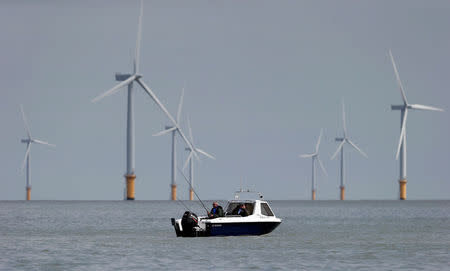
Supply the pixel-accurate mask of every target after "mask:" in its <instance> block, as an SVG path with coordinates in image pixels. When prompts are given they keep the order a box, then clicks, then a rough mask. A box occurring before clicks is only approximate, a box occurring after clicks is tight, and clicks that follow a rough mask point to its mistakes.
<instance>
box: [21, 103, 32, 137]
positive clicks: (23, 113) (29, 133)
mask: <svg viewBox="0 0 450 271" xmlns="http://www.w3.org/2000/svg"><path fill="white" fill-rule="evenodd" d="M20 111H21V112H22V119H23V122H24V123H25V130H26V131H27V134H28V139H31V132H30V126H29V125H28V121H27V118H26V117H25V112H24V111H23V107H22V105H20Z"/></svg>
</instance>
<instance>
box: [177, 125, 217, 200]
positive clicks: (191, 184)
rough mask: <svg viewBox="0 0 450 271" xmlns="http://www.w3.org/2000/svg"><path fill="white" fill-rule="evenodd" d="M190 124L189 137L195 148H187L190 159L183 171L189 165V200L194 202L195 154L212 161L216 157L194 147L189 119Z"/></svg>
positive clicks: (187, 160)
mask: <svg viewBox="0 0 450 271" xmlns="http://www.w3.org/2000/svg"><path fill="white" fill-rule="evenodd" d="M187 122H188V129H189V137H190V138H191V142H192V145H193V146H194V147H193V148H190V147H187V148H185V150H186V151H188V152H189V155H188V158H187V159H186V162H185V164H184V166H183V169H185V168H186V166H187V164H188V163H189V200H194V189H193V187H194V160H193V154H195V152H199V153H201V154H203V155H204V156H206V157H208V158H211V159H216V158H214V156H212V155H211V154H208V153H207V152H205V151H204V150H201V149H199V148H196V147H195V145H194V137H193V136H192V129H191V122H190V121H189V118H188V119H187Z"/></svg>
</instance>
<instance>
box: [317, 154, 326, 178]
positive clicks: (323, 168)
mask: <svg viewBox="0 0 450 271" xmlns="http://www.w3.org/2000/svg"><path fill="white" fill-rule="evenodd" d="M317 161H319V165H320V167H321V168H322V171H323V173H324V174H325V176H327V177H328V173H327V171H326V170H325V167H324V166H323V164H322V161H321V160H320V158H319V156H317Z"/></svg>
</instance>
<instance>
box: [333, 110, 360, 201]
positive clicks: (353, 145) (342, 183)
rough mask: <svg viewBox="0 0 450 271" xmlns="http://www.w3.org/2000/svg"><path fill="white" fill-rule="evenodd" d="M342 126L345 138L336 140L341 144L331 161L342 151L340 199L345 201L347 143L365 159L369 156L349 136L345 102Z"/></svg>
mask: <svg viewBox="0 0 450 271" xmlns="http://www.w3.org/2000/svg"><path fill="white" fill-rule="evenodd" d="M342 125H343V126H344V127H343V128H344V137H336V138H335V140H336V141H337V142H341V144H339V146H338V148H337V150H336V152H335V153H334V154H333V156H332V157H331V160H333V159H334V158H335V157H336V155H337V153H338V152H339V151H341V185H340V186H339V188H340V190H341V193H340V199H341V200H344V199H345V185H344V179H345V174H344V173H345V171H344V169H345V168H344V145H345V143H348V144H349V145H350V146H352V147H353V148H354V149H355V150H357V151H358V152H359V153H361V154H362V155H363V156H364V157H366V158H367V155H366V154H365V153H364V152H363V151H362V150H361V149H360V148H358V146H356V144H355V143H353V142H352V141H351V140H350V139H349V138H348V136H347V125H346V120H345V106H344V101H342Z"/></svg>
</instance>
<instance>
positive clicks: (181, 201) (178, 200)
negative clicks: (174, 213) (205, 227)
mask: <svg viewBox="0 0 450 271" xmlns="http://www.w3.org/2000/svg"><path fill="white" fill-rule="evenodd" d="M176 202H177V203H181V204H183V206H184V208H186V209H187V210H188V211H189V212H191V213H192V211H191V209H189V207H187V206H186V204H184V203H183V200H182V199H180V198H179V197H177V200H176Z"/></svg>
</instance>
